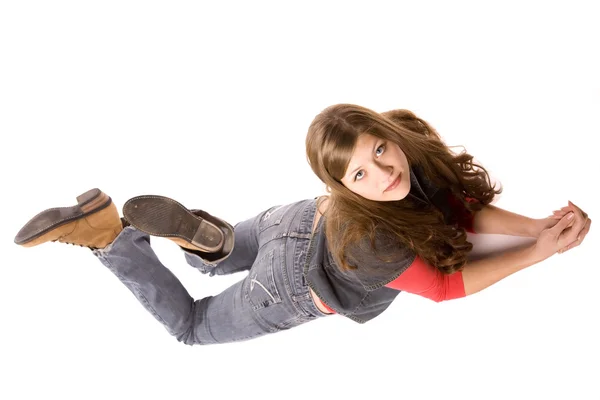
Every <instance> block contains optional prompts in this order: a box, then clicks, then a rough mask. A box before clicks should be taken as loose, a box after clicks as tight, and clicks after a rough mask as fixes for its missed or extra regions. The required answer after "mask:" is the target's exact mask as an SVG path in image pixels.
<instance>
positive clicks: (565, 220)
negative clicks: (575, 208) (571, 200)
mask: <svg viewBox="0 0 600 400" xmlns="http://www.w3.org/2000/svg"><path fill="white" fill-rule="evenodd" d="M574 220H575V214H574V213H572V212H570V213H568V214H567V215H565V216H564V217H562V218H561V219H560V221H558V223H557V224H556V225H554V226H553V227H552V228H550V229H552V230H554V231H555V232H557V233H560V232H562V231H563V230H564V229H565V228H566V227H567V226H569V224H571V222H573V221H574Z"/></svg>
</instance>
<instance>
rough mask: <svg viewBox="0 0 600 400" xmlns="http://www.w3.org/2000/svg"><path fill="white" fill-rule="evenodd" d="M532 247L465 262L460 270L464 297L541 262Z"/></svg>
mask: <svg viewBox="0 0 600 400" xmlns="http://www.w3.org/2000/svg"><path fill="white" fill-rule="evenodd" d="M534 247H535V244H533V245H529V246H527V247H524V248H521V249H518V250H509V251H505V252H503V253H501V254H497V255H493V256H490V257H487V258H484V259H481V260H476V261H470V262H467V264H466V265H465V266H464V269H463V270H462V278H463V283H464V287H465V295H467V296H468V295H470V294H473V293H477V292H479V291H481V290H483V289H485V288H487V287H489V286H491V285H493V284H494V283H496V282H498V281H500V280H502V279H504V278H506V277H507V276H509V275H512V274H514V273H515V272H517V271H520V270H522V269H525V268H527V267H529V266H531V265H533V264H537V263H538V262H540V261H542V260H541V259H539V258H538V257H536V256H535V254H534V252H533V249H534Z"/></svg>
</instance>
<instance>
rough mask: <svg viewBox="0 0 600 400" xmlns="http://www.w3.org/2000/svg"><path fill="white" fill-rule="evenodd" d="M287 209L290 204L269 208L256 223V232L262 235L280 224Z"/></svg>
mask: <svg viewBox="0 0 600 400" xmlns="http://www.w3.org/2000/svg"><path fill="white" fill-rule="evenodd" d="M289 208H290V204H288V205H282V206H275V207H271V208H269V209H268V210H267V211H265V213H264V214H263V215H262V216H261V218H260V221H259V222H258V230H259V231H260V232H261V233H262V232H264V231H265V230H266V229H269V228H271V227H274V226H277V225H279V224H281V221H283V217H284V216H285V213H286V211H287V210H288V209H289Z"/></svg>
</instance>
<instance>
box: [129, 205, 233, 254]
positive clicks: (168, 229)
mask: <svg viewBox="0 0 600 400" xmlns="http://www.w3.org/2000/svg"><path fill="white" fill-rule="evenodd" d="M123 216H124V217H125V219H126V220H127V221H128V222H129V223H130V224H131V225H132V226H133V227H135V228H137V229H139V230H140V231H143V232H146V233H148V234H149V235H153V236H162V237H166V238H168V239H170V240H172V241H173V242H175V243H177V244H178V245H179V246H181V247H183V248H185V249H187V250H192V251H193V252H195V253H197V254H198V255H200V256H201V257H202V258H205V259H207V260H208V261H212V262H216V261H221V260H223V259H225V258H227V257H228V256H229V254H230V253H231V251H232V249H233V245H234V233H233V226H231V225H230V224H229V223H227V222H225V221H223V220H222V219H220V218H217V217H214V216H212V215H210V214H209V213H207V212H206V211H202V210H188V209H187V208H185V207H184V206H183V205H182V204H180V203H178V202H177V201H175V200H173V199H170V198H168V197H164V196H153V195H146V196H137V197H134V198H131V199H129V200H127V202H125V204H124V205H123Z"/></svg>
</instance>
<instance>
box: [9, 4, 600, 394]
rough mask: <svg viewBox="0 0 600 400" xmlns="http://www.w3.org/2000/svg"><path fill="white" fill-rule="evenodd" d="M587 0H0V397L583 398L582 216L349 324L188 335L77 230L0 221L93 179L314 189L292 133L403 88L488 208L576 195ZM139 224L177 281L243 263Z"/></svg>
mask: <svg viewBox="0 0 600 400" xmlns="http://www.w3.org/2000/svg"><path fill="white" fill-rule="evenodd" d="M417 3H418V5H417ZM592 3H594V2H592V1H590V2H582V1H568V2H567V1H563V2H550V1H539V2H532V1H514V2H507V1H504V2H496V3H493V4H492V2H477V1H473V2H464V1H452V2H443V1H440V2H429V1H419V2H400V1H393V2H389V3H384V2H377V1H368V2H367V1H364V2H362V3H355V2H349V1H343V2H333V1H331V2H325V1H303V2H296V3H291V2H272V3H267V2H261V1H251V2H242V1H240V2H237V3H234V2H226V1H221V2H202V3H201V2H196V1H194V2H181V1H171V2H157V1H125V0H120V1H102V2H84V1H71V2H66V1H51V2H42V1H39V2H33V1H11V2H9V1H5V2H2V3H1V4H2V5H1V6H0V57H1V59H0V133H1V137H2V146H1V149H2V150H1V151H2V157H1V159H0V162H1V171H2V192H3V195H2V196H1V200H0V201H2V204H1V210H2V218H3V221H2V223H1V224H0V226H1V228H0V229H1V233H2V237H1V240H0V246H1V253H2V263H1V266H2V278H1V279H0V307H1V308H0V311H1V319H0V323H1V324H2V327H1V329H0V335H1V341H0V346H1V347H0V368H1V370H2V371H1V375H0V376H1V378H0V379H1V381H2V382H1V384H0V398H2V399H34V398H53V399H54V398H56V399H58V398H60V399H105V398H114V399H125V398H127V399H159V398H160V399H165V398H166V399H174V398H203V399H210V398H224V397H225V396H227V397H230V396H233V397H234V398H242V399H265V398H274V397H275V398H279V397H282V398H293V399H308V398H314V399H320V398H325V397H326V396H332V397H333V398H340V399H342V398H343V399H359V398H369V399H370V398H377V397H379V396H382V397H386V398H404V399H415V400H416V399H437V398H439V399H461V400H467V399H506V398H510V399H531V398H556V399H565V398H569V399H599V398H600V387H599V383H598V375H599V372H600V371H599V370H600V367H599V359H600V345H599V339H600V337H599V334H600V328H599V327H598V326H599V325H598V315H599V311H598V306H599V305H600V302H599V300H598V292H599V289H598V283H599V281H598V278H599V277H600V274H599V273H598V267H599V263H598V260H597V257H596V251H597V249H598V246H599V245H600V243H599V242H598V239H597V235H596V234H595V233H596V232H595V230H594V229H593V228H594V227H592V231H591V233H590V234H589V235H588V237H587V238H586V241H585V242H584V243H583V244H582V246H580V247H578V248H576V249H574V250H571V251H569V252H568V253H566V254H564V255H557V256H554V257H552V258H550V259H548V260H547V261H545V262H543V263H541V264H538V265H535V266H533V267H531V268H529V269H527V270H525V271H522V272H519V273H517V274H515V275H513V276H511V277H509V278H507V279H505V280H503V281H501V282H499V283H498V284H496V285H494V286H492V287H490V288H489V289H486V290H484V291H483V292H480V293H478V294H476V295H473V296H470V297H468V298H464V299H460V300H455V301H450V302H445V303H441V304H436V303H433V302H431V301H429V300H425V299H421V298H419V297H417V296H413V295H409V294H402V295H400V296H399V297H398V299H397V301H396V302H395V303H394V304H393V305H392V306H391V307H390V308H389V310H388V311H387V312H385V313H384V314H382V315H381V316H379V317H378V318H376V319H374V320H373V321H371V322H369V323H368V324H365V325H359V324H356V323H354V322H352V321H350V320H347V319H344V318H342V317H331V318H326V319H321V320H318V321H316V322H313V323H310V324H307V325H304V326H301V327H298V328H296V329H292V330H290V331H286V332H282V333H277V334H274V335H270V336H266V337H263V338H260V339H255V340H252V341H248V342H241V343H236V344H231V345H220V346H206V347H202V346H194V347H189V346H185V345H183V344H181V343H179V342H177V341H176V340H175V339H174V338H172V337H171V336H170V335H169V334H168V333H167V332H166V330H165V329H164V328H163V327H162V326H161V325H160V324H159V323H158V322H157V321H156V320H155V319H154V318H153V317H152V316H151V315H150V314H149V313H147V312H146V311H145V309H144V308H143V307H142V306H141V305H140V304H139V303H138V302H137V300H136V299H135V298H134V297H133V295H132V294H131V293H130V292H129V291H128V290H127V289H126V288H125V287H124V286H123V285H122V284H121V283H120V282H119V281H118V279H117V278H116V277H115V276H114V275H112V274H111V273H110V272H109V271H108V270H107V269H105V267H103V266H102V265H101V264H100V262H98V261H97V260H96V259H95V258H94V257H93V255H92V254H91V253H90V251H89V250H87V249H83V248H79V247H72V246H68V245H63V244H58V243H47V244H43V245H41V246H39V247H35V248H30V249H25V248H21V247H19V246H17V245H15V244H14V243H13V242H12V241H13V238H14V235H15V234H16V233H17V231H18V230H19V229H20V228H21V226H22V225H23V224H24V223H25V222H27V221H28V220H29V219H30V218H31V217H33V216H34V215H35V214H37V213H38V212H39V211H42V210H43V209H46V208H49V207H56V206H70V205H72V204H74V201H75V199H74V198H75V197H76V196H77V195H79V194H81V193H83V192H85V191H86V190H88V189H90V188H93V187H98V188H100V189H101V190H103V191H105V192H106V193H108V194H109V195H110V196H111V197H112V198H113V201H114V202H115V203H116V204H117V207H118V208H119V210H120V209H121V207H122V205H123V203H124V202H125V201H126V200H127V199H129V198H130V197H133V196H137V195H141V194H159V195H165V196H169V197H172V198H175V199H177V200H178V201H180V202H182V203H183V204H184V205H186V206H188V207H189V208H203V209H205V210H207V211H209V212H210V213H212V214H215V215H218V216H220V217H222V218H224V219H227V220H228V221H230V222H231V223H236V222H238V221H240V220H243V219H246V218H249V217H251V216H253V215H255V214H256V213H258V212H260V211H262V210H264V209H266V208H268V207H270V206H272V205H277V204H284V203H287V202H292V201H297V200H301V199H305V198H312V197H315V196H317V195H320V194H323V193H324V188H323V185H322V184H321V183H320V181H318V179H317V178H316V177H315V176H314V175H313V174H312V171H311V170H310V168H309V166H308V164H307V162H306V156H305V149H304V139H305V135H306V130H307V127H308V125H309V124H310V122H311V120H312V118H313V117H314V116H315V115H316V114H317V113H318V112H319V111H321V110H322V109H323V108H325V107H326V106H328V105H331V104H335V103H341V102H347V103H356V104H360V105H363V106H366V107H369V108H372V109H374V110H376V111H380V112H382V111H386V110H390V109H394V108H407V109H410V110H412V111H414V112H415V113H417V115H419V116H420V117H422V118H424V119H425V120H427V121H428V122H430V123H431V124H432V125H433V126H434V127H435V128H436V129H438V131H439V132H440V134H441V135H442V137H443V138H444V140H445V141H446V143H447V144H449V145H464V146H465V147H466V148H467V150H468V151H469V153H471V154H473V155H475V157H476V158H477V160H479V161H481V162H482V163H483V164H484V165H485V166H486V167H487V168H488V169H489V171H490V173H491V174H492V175H493V177H494V178H495V179H496V180H498V181H500V182H501V183H502V185H503V187H504V192H503V194H502V195H501V196H500V197H499V198H498V200H497V202H496V205H498V206H500V207H503V208H506V209H508V210H511V211H514V212H518V213H521V214H524V215H527V216H531V217H536V218H541V217H545V216H547V215H549V214H550V213H551V212H552V210H554V209H557V208H559V207H562V206H563V205H566V204H567V200H571V201H573V202H574V203H575V204H577V205H579V206H580V207H581V208H583V209H584V210H585V211H586V212H588V213H589V215H590V217H592V218H598V215H599V214H598V206H597V204H598V198H597V194H598V189H597V186H596V180H597V177H598V172H600V168H599V167H598V147H597V146H598V145H597V143H598V142H597V136H598V133H599V129H598V128H599V125H600V124H599V122H598V115H599V114H598V106H599V105H600V79H599V74H598V71H600V65H599V64H600V63H599V57H598V38H600V28H599V24H598V18H597V13H594V12H593V9H594V8H593V7H592ZM217 4H218V5H217ZM284 4H285V5H284ZM596 224H597V223H596ZM597 229H598V228H596V230H597ZM506 239H507V238H506V237H501V236H487V237H485V238H482V237H478V238H473V240H474V243H475V244H476V246H477V249H478V251H480V252H481V251H484V250H485V251H487V250H489V249H490V248H491V247H496V246H500V247H501V246H505V245H507V244H509V243H510V244H512V243H514V241H511V242H509V241H507V240H506ZM153 245H154V248H155V249H156V252H157V254H158V255H159V257H160V258H161V260H162V261H163V262H164V264H166V265H167V266H169V268H171V269H172V271H173V272H174V273H175V274H176V275H177V276H178V277H180V279H181V280H182V282H183V283H184V284H185V286H186V287H187V288H188V290H189V291H190V293H191V294H192V295H193V296H195V297H196V298H198V297H202V296H206V295H213V294H217V293H219V292H220V291H221V290H223V289H224V288H226V287H228V286H229V285H231V284H232V283H234V282H236V281H237V280H239V279H241V278H243V275H234V276H230V277H214V278H210V277H207V276H202V275H201V274H200V273H198V272H197V271H195V270H193V269H192V268H191V267H189V266H188V265H187V264H186V263H185V260H184V259H183V257H182V254H181V252H180V251H179V249H178V248H177V246H176V245H175V244H173V243H172V242H170V241H168V240H166V239H153Z"/></svg>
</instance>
